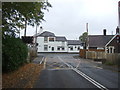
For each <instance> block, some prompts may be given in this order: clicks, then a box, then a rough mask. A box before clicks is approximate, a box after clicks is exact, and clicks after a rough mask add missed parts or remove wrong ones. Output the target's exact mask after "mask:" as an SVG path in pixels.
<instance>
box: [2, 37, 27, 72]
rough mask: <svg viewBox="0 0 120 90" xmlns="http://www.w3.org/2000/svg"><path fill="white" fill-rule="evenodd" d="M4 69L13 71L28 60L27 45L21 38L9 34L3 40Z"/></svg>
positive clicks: (4, 70)
mask: <svg viewBox="0 0 120 90" xmlns="http://www.w3.org/2000/svg"><path fill="white" fill-rule="evenodd" d="M2 42H3V43H2V70H3V72H8V71H13V70H16V69H18V68H19V67H20V66H21V65H23V64H24V63H26V62H27V60H26V59H27V55H28V49H27V46H26V45H25V44H24V43H23V42H22V40H21V39H19V38H14V37H9V36H7V37H6V38H5V39H4V38H3V40H2Z"/></svg>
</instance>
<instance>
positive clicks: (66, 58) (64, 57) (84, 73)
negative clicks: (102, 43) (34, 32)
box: [34, 54, 118, 89]
mask: <svg viewBox="0 0 120 90" xmlns="http://www.w3.org/2000/svg"><path fill="white" fill-rule="evenodd" d="M42 55H43V56H44V57H45V59H44V61H45V62H44V70H43V71H42V72H41V74H40V76H39V78H38V80H37V81H36V83H35V85H34V87H35V88H96V89H97V88H100V89H102V88H104V89H109V88H118V72H115V71H111V70H108V69H105V68H103V67H100V64H101V63H100V62H97V63H96V62H93V61H91V60H85V59H81V58H74V57H75V56H77V55H78V54H42Z"/></svg>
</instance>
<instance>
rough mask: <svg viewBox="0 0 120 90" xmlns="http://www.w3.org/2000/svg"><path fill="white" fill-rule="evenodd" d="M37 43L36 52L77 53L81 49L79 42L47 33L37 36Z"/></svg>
mask: <svg viewBox="0 0 120 90" xmlns="http://www.w3.org/2000/svg"><path fill="white" fill-rule="evenodd" d="M37 43H38V46H37V49H38V50H37V52H66V53H67V52H71V53H72V52H73V53H78V52H79V49H80V48H82V46H81V42H80V41H79V40H67V39H66V37H64V36H55V34H54V33H51V32H48V31H44V32H43V33H41V34H37Z"/></svg>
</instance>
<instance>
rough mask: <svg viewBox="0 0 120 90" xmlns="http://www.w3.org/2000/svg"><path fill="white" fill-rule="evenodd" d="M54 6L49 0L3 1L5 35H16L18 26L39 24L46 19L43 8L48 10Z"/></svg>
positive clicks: (24, 26) (3, 29)
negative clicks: (31, 0)
mask: <svg viewBox="0 0 120 90" xmlns="http://www.w3.org/2000/svg"><path fill="white" fill-rule="evenodd" d="M48 7H52V6H51V4H50V3H48V2H47V1H44V2H3V3H2V26H3V28H2V31H3V35H5V34H7V35H11V36H15V35H16V32H19V29H18V28H25V34H24V35H25V36H26V27H27V25H31V26H34V25H35V24H36V23H37V25H39V24H40V23H41V22H42V21H43V20H44V18H43V17H44V12H43V10H47V11H48Z"/></svg>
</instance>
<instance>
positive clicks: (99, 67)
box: [94, 66, 103, 69]
mask: <svg viewBox="0 0 120 90" xmlns="http://www.w3.org/2000/svg"><path fill="white" fill-rule="evenodd" d="M94 67H95V68H98V69H103V68H102V67H98V66H94Z"/></svg>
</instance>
